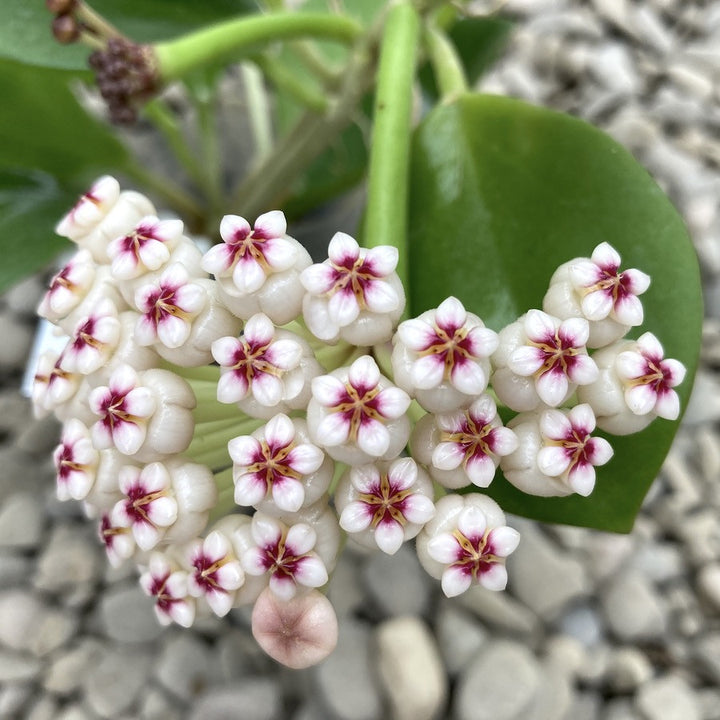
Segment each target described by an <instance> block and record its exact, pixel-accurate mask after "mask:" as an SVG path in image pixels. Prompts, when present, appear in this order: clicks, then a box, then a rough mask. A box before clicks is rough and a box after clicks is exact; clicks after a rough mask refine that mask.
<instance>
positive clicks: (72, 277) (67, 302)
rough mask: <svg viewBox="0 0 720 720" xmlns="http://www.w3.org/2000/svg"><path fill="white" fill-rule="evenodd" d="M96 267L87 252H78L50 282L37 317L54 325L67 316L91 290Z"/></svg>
mask: <svg viewBox="0 0 720 720" xmlns="http://www.w3.org/2000/svg"><path fill="white" fill-rule="evenodd" d="M96 267H97V266H96V265H95V262H94V260H93V259H92V256H91V255H90V253H89V252H88V251H87V250H78V252H77V253H75V255H74V256H73V257H72V259H71V260H70V262H68V263H67V264H66V265H65V266H64V267H63V268H62V269H61V270H60V271H59V272H58V273H57V274H56V275H55V276H54V277H53V279H52V280H51V281H50V286H49V288H48V290H47V292H46V293H45V295H44V296H43V299H42V301H41V302H40V306H39V307H38V315H40V316H41V317H44V318H47V319H48V320H50V321H51V322H55V323H56V322H58V320H61V319H62V318H64V317H66V316H67V315H69V314H70V313H71V312H72V311H73V310H74V309H75V308H76V307H77V306H78V305H79V304H80V302H82V300H83V298H85V296H86V295H87V294H88V292H89V291H90V288H92V286H93V283H94V281H95V276H96Z"/></svg>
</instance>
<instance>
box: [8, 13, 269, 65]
mask: <svg viewBox="0 0 720 720" xmlns="http://www.w3.org/2000/svg"><path fill="white" fill-rule="evenodd" d="M90 5H92V7H93V8H94V9H95V10H96V11H97V12H98V13H100V14H101V15H103V16H104V17H105V18H107V20H109V21H110V22H111V23H113V24H114V25H115V26H116V27H117V28H118V29H119V30H120V31H121V32H123V33H125V34H126V35H128V37H130V38H132V39H133V40H135V41H137V42H153V41H156V40H164V39H167V38H170V37H175V36H176V35H181V34H183V33H186V32H190V31H191V30H194V29H196V28H199V27H202V26H203V25H207V24H210V23H213V22H217V21H219V20H223V19H225V18H228V17H233V16H235V15H242V14H244V13H248V12H253V11H254V10H257V4H256V3H255V2H253V0H212V1H211V2H202V1H201V0H122V1H121V2H118V0H91V2H90ZM51 22H52V15H51V14H50V13H49V12H48V11H47V10H46V9H45V3H44V2H42V0H2V7H1V8H0V57H4V58H9V59H12V60H19V61H21V62H24V63H26V64H29V65H41V66H44V67H54V68H60V69H65V70H83V69H85V68H86V67H87V56H88V53H89V52H90V50H89V48H87V47H86V46H83V45H80V44H76V45H69V46H63V45H59V44H58V43H57V42H55V40H54V39H53V37H52V34H51V32H50V24H51Z"/></svg>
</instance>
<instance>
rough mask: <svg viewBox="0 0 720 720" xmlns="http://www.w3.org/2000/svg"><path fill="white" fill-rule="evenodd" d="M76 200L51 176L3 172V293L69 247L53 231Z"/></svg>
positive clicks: (0, 190)
mask: <svg viewBox="0 0 720 720" xmlns="http://www.w3.org/2000/svg"><path fill="white" fill-rule="evenodd" d="M73 201H74V197H73V196H72V195H69V194H68V193H66V192H64V191H62V190H61V189H60V188H59V187H58V185H57V183H56V182H55V180H54V179H53V178H52V177H51V176H50V175H47V174H45V173H41V172H29V171H28V172H26V171H12V170H0V252H1V253H2V263H0V292H4V291H5V290H6V289H7V288H9V287H10V286H12V285H13V284H15V283H16V282H18V281H19V280H21V279H22V278H23V277H25V276H26V275H29V274H30V273H33V272H36V271H37V270H39V269H40V268H42V267H43V266H45V265H47V263H49V262H50V261H51V260H52V259H53V258H54V257H56V256H57V254H58V253H59V252H60V251H62V250H65V249H67V248H68V247H69V243H68V242H67V241H66V240H63V239H62V238H59V237H58V236H57V235H55V233H54V231H53V229H54V227H55V225H56V223H57V221H58V220H59V219H60V218H61V217H62V216H63V215H64V214H65V212H67V209H68V208H69V207H70V206H71V204H72V202H73Z"/></svg>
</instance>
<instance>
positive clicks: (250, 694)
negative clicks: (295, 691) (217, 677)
mask: <svg viewBox="0 0 720 720" xmlns="http://www.w3.org/2000/svg"><path fill="white" fill-rule="evenodd" d="M281 697H282V693H281V690H280V686H279V685H278V683H277V681H276V680H273V679H270V678H263V677H255V678H245V679H243V680H240V681H238V682H236V683H234V684H233V685H231V686H228V687H213V688H210V689H209V690H208V691H207V692H206V693H205V695H204V696H203V697H201V698H200V699H199V700H198V701H197V702H196V703H195V706H194V707H193V709H192V712H191V713H190V715H189V720H234V719H235V718H238V717H239V716H240V715H239V713H242V720H276V719H277V718H279V717H281V705H280V700H281Z"/></svg>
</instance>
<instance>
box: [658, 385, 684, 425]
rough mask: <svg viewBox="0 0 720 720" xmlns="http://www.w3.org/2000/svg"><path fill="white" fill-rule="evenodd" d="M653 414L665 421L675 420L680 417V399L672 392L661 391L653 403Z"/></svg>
mask: <svg viewBox="0 0 720 720" xmlns="http://www.w3.org/2000/svg"><path fill="white" fill-rule="evenodd" d="M655 413H656V414H657V415H658V416H659V417H661V418H665V419H666V420H677V418H678V416H679V415H680V398H679V397H678V394H677V393H676V392H675V391H674V390H661V391H660V392H659V393H658V395H657V400H656V402H655Z"/></svg>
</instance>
